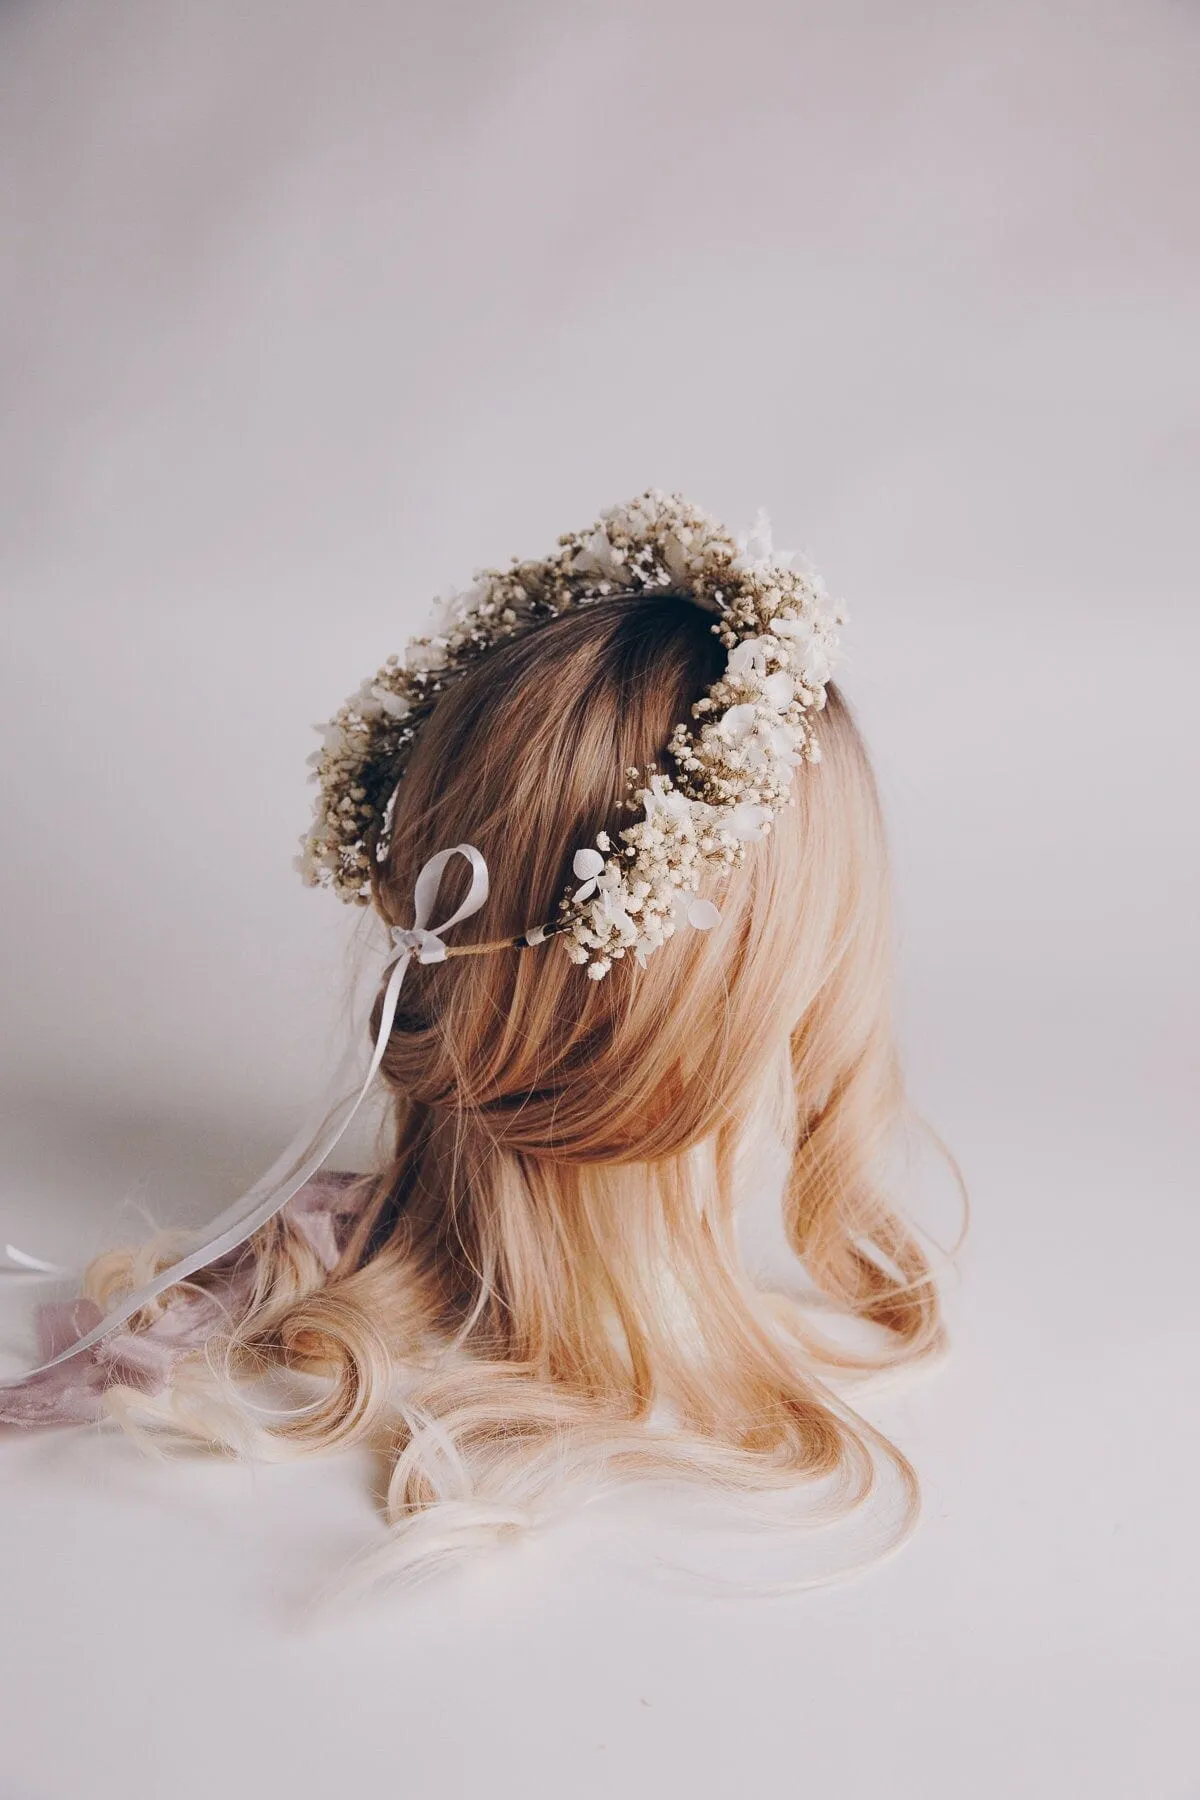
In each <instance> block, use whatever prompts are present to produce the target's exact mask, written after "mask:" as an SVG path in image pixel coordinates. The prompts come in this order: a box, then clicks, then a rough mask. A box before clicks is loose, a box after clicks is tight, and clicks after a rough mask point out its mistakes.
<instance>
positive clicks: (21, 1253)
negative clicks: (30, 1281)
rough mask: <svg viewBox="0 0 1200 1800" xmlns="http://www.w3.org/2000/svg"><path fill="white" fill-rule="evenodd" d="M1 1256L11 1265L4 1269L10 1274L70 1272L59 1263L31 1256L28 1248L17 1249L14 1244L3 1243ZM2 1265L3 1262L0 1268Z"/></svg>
mask: <svg viewBox="0 0 1200 1800" xmlns="http://www.w3.org/2000/svg"><path fill="white" fill-rule="evenodd" d="M3 1257H4V1260H5V1261H6V1262H8V1263H10V1264H11V1265H12V1266H11V1268H9V1269H8V1270H7V1271H6V1273H8V1274H10V1275H69V1274H70V1270H69V1269H64V1268H63V1267H62V1265H61V1263H52V1262H46V1261H45V1260H44V1259H43V1258H42V1257H40V1256H31V1255H30V1254H29V1252H28V1250H19V1249H18V1248H17V1246H16V1244H5V1246H4V1250H3ZM2 1267H3V1263H0V1268H2Z"/></svg>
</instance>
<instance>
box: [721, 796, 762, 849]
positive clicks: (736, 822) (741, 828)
mask: <svg viewBox="0 0 1200 1800" xmlns="http://www.w3.org/2000/svg"><path fill="white" fill-rule="evenodd" d="M770 817H771V813H770V808H769V807H766V806H756V805H754V804H753V803H752V802H750V801H747V800H743V801H741V802H739V804H738V805H737V806H735V807H733V809H732V810H731V812H730V814H729V816H728V818H727V819H726V821H725V827H726V830H727V831H731V832H732V833H733V835H734V837H735V838H739V839H740V840H741V841H742V842H743V843H757V842H758V840H759V839H760V838H761V837H762V835H763V826H764V825H765V824H767V823H768V821H769V820H770Z"/></svg>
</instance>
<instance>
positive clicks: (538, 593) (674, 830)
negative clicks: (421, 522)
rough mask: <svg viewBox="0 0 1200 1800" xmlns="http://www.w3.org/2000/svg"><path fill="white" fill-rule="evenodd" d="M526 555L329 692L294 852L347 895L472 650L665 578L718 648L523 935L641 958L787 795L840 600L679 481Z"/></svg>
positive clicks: (591, 960)
mask: <svg viewBox="0 0 1200 1800" xmlns="http://www.w3.org/2000/svg"><path fill="white" fill-rule="evenodd" d="M559 545H560V548H559V550H558V551H557V552H556V553H555V554H554V555H552V556H550V557H548V558H546V559H545V560H544V561H542V562H528V563H520V562H516V561H514V563H513V565H512V566H511V568H509V569H507V570H485V571H483V572H482V573H480V574H478V575H477V576H476V577H475V581H474V583H473V585H472V586H471V588H469V589H468V590H466V592H465V593H464V594H461V595H454V596H451V597H450V600H449V601H446V602H443V603H442V610H441V618H440V626H441V629H440V631H439V632H438V634H437V635H435V636H433V637H428V638H416V639H414V640H412V642H411V643H410V645H409V647H408V650H407V652H406V655H405V658H404V661H403V663H401V662H400V660H399V659H398V658H397V657H391V658H389V659H388V662H387V663H386V664H385V665H384V667H383V668H382V669H381V670H380V671H379V672H378V674H377V676H376V677H375V678H374V679H373V680H372V681H369V682H366V683H364V684H363V686H362V687H361V688H360V689H359V691H358V692H357V693H356V694H355V695H353V696H352V697H351V699H350V700H348V701H347V703H346V705H345V706H344V707H343V708H342V710H341V711H340V712H339V713H338V715H337V717H336V718H335V719H334V720H333V722H332V724H331V725H330V726H328V727H325V728H323V729H324V733H325V735H324V742H323V745H322V748H321V750H320V751H319V752H318V753H317V755H316V757H315V759H314V761H315V770H316V779H317V780H318V782H319V784H320V793H319V796H318V801H317V806H316V817H315V819H314V823H313V827H312V829H311V831H310V832H309V834H308V836H307V838H306V839H305V840H304V853H303V855H302V856H301V858H300V859H298V862H299V867H300V869H301V872H302V874H303V875H304V878H305V880H306V881H307V882H309V883H310V885H314V886H327V887H331V888H333V890H334V891H335V892H336V893H338V894H339V896H340V897H341V898H342V899H345V900H350V901H354V902H357V903H359V904H365V903H366V902H367V901H368V900H369V898H370V893H371V886H370V868H371V857H372V855H374V856H375V857H376V858H377V859H378V860H382V858H383V857H384V856H385V855H386V853H387V844H388V831H389V829H390V810H391V805H392V803H393V802H394V798H395V791H396V785H397V783H398V781H399V780H400V779H401V777H402V775H403V771H404V767H405V765H406V763H407V759H408V756H409V754H410V752H411V749H412V745H413V742H414V741H415V738H416V736H417V733H418V731H419V728H420V725H421V723H422V722H423V720H424V718H425V717H426V716H427V715H428V713H429V711H430V710H431V708H432V707H433V705H435V704H436V701H437V698H438V696H439V695H440V694H441V693H443V692H444V691H445V690H446V688H447V687H448V686H449V685H451V683H452V682H453V681H455V680H456V679H458V678H459V677H460V676H461V675H462V674H463V673H464V672H465V670H467V669H468V668H470V667H471V666H472V664H473V663H474V662H475V661H476V660H477V659H478V657H480V656H481V655H485V654H486V653H487V651H488V650H490V649H491V648H493V646H494V645H495V644H497V643H499V642H502V641H503V640H505V639H507V638H511V637H517V636H520V635H523V634H524V633H526V632H528V631H530V630H535V629H536V628H537V627H538V626H539V625H540V624H543V623H545V622H546V621H547V620H548V619H551V618H555V617H557V616H558V615H559V614H560V613H562V612H564V611H567V610H569V609H571V608H573V607H579V606H586V605H588V604H590V603H594V602H596V601H598V600H604V599H608V598H611V597H614V596H618V595H620V596H626V597H629V598H631V599H633V598H637V597H639V596H641V595H643V594H647V593H677V594H682V595H685V596H687V597H688V598H690V599H691V600H692V601H693V602H694V603H695V604H696V605H697V606H699V607H701V608H702V609H703V610H704V611H706V612H709V613H711V614H713V616H714V624H713V631H714V633H715V634H716V635H717V637H718V639H719V641H720V642H721V643H722V645H723V646H724V647H725V648H726V649H727V650H728V651H729V656H728V659H727V662H726V666H725V669H724V671H723V673H722V675H721V677H720V679H719V680H718V681H716V682H715V683H714V684H713V686H712V687H711V688H710V689H709V691H708V693H707V694H705V695H703V696H702V697H701V698H700V699H699V700H698V701H697V702H696V704H695V705H694V706H693V707H692V709H691V713H692V722H691V723H690V724H689V723H680V724H678V725H677V726H676V727H675V729H674V731H673V732H672V734H671V738H670V740H669V743H668V746H667V749H668V754H669V756H670V759H671V762H672V764H673V765H674V771H675V773H674V776H672V775H670V774H667V773H663V772H660V771H658V770H657V769H651V770H649V771H647V772H646V775H645V776H643V774H642V773H641V772H640V771H638V770H636V769H632V770H630V771H628V798H627V802H626V804H627V808H628V809H629V810H631V811H633V812H634V813H637V814H640V815H641V816H640V817H636V818H635V819H634V821H633V822H632V823H631V824H629V825H627V826H626V827H625V828H624V829H623V830H622V831H620V832H619V833H618V836H617V841H616V843H614V842H613V841H612V839H611V838H610V837H609V836H608V834H607V833H605V832H601V833H599V834H598V836H597V838H596V847H595V848H592V847H591V846H587V847H585V848H583V849H581V850H580V851H578V852H577V853H576V856H575V862H574V873H575V876H576V877H577V879H578V880H579V881H580V886H578V887H573V888H572V889H570V890H568V892H567V893H566V894H565V895H564V896H563V900H562V902H561V904H560V908H559V915H558V918H557V919H556V920H555V921H554V923H553V924H552V925H545V926H538V927H535V928H533V929H532V930H531V932H530V933H529V934H527V937H528V940H529V941H533V942H540V941H542V939H543V938H544V937H546V936H547V935H551V934H552V933H553V934H558V935H561V936H562V938H563V942H564V946H565V948H566V951H567V954H568V955H569V956H570V957H571V958H572V960H574V961H576V962H578V963H580V964H586V965H587V969H588V973H589V975H590V976H592V978H593V979H595V980H599V979H602V978H603V976H605V975H606V974H607V973H608V971H609V969H610V968H611V966H612V963H613V962H614V961H617V960H620V959H621V958H623V957H624V956H625V955H626V954H632V955H633V957H634V958H635V960H636V961H637V962H639V963H640V964H641V965H642V966H643V967H644V966H645V959H646V956H647V955H648V954H649V953H650V952H651V951H652V950H654V949H657V948H658V947H659V946H660V945H661V944H662V943H664V942H665V941H666V940H667V939H668V938H669V937H671V936H672V935H673V933H674V932H675V931H676V930H677V929H678V928H679V927H680V926H681V925H683V924H691V925H692V926H694V927H697V928H699V929H707V928H709V927H710V926H711V925H713V924H715V923H716V920H717V918H718V917H719V915H718V914H717V911H716V909H715V907H714V906H713V905H712V903H711V901H708V900H702V899H700V898H699V895H698V888H699V886H700V884H701V883H702V882H706V881H708V880H711V879H713V878H718V879H719V878H720V877H721V876H722V875H725V874H728V873H729V871H730V870H732V869H734V868H736V867H737V866H738V865H739V864H740V863H741V862H742V861H743V860H744V857H745V846H746V845H747V844H748V843H752V842H754V841H756V840H757V839H760V838H762V837H764V836H765V835H766V834H767V832H769V830H770V829H771V825H772V822H773V820H774V817H775V814H776V813H777V812H778V810H779V808H780V807H782V806H784V805H786V804H787V801H788V799H789V797H790V792H791V783H792V776H793V773H794V770H795V769H796V767H797V766H798V764H799V763H800V762H801V761H807V762H816V761H817V760H819V755H820V751H819V746H818V744H817V742H816V739H815V737H814V735H813V732H812V729H811V723H810V715H811V714H813V713H816V712H819V711H820V709H821V707H822V706H823V705H824V702H825V683H826V682H827V680H828V679H829V675H830V671H831V669H832V665H833V660H834V657H835V655H836V651H837V638H836V635H835V631H834V627H835V625H836V624H838V623H840V622H842V619H843V618H844V615H843V614H841V613H839V612H837V611H836V610H835V609H834V608H833V607H832V606H831V604H830V602H829V600H828V597H827V596H826V594H825V591H824V588H823V586H822V584H821V581H820V578H819V577H818V576H816V574H815V573H814V572H813V571H811V570H808V569H803V570H802V569H798V568H793V567H791V566H790V564H791V561H792V559H791V557H790V556H788V555H786V554H780V553H776V552H774V551H773V550H772V546H771V536H770V528H769V525H768V523H767V521H766V516H765V514H763V513H760V514H759V516H758V518H757V519H756V521H755V524H754V526H753V528H752V529H751V531H749V532H747V533H745V534H744V535H743V536H741V537H740V538H734V537H733V536H731V534H730V533H729V532H727V531H726V530H725V528H724V527H723V526H721V525H718V524H717V523H716V522H715V521H714V520H712V519H710V518H709V517H708V516H707V515H706V514H704V513H702V512H701V511H700V510H699V509H698V508H697V507H694V506H692V505H691V504H690V503H689V502H688V501H686V500H684V499H683V498H682V497H681V496H680V495H677V494H675V495H664V494H662V493H660V492H658V491H657V490H654V489H652V490H648V491H647V492H646V493H644V494H641V495H639V496H638V497H637V499H635V500H633V501H631V502H630V503H629V504H628V505H626V506H624V507H614V508H612V509H611V510H610V511H608V512H606V513H604V514H603V515H602V516H601V518H600V519H599V521H598V522H597V523H596V524H595V525H594V526H593V527H591V528H590V529H589V530H588V531H586V532H581V533H568V534H566V535H565V536H563V537H562V538H560V539H559Z"/></svg>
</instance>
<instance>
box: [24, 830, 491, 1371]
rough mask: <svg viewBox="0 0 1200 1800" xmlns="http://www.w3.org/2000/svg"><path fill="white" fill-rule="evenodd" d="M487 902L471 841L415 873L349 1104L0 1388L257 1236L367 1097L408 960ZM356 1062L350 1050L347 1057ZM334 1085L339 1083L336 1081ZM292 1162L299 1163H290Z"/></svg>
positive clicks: (483, 868) (44, 1267) (40, 1266)
mask: <svg viewBox="0 0 1200 1800" xmlns="http://www.w3.org/2000/svg"><path fill="white" fill-rule="evenodd" d="M455 856H462V857H465V859H466V861H467V862H468V863H469V864H470V868H471V885H470V888H469V889H468V891H467V896H466V899H465V900H464V901H463V903H462V905H461V906H460V907H459V908H458V910H457V911H456V912H454V913H452V914H451V916H450V918H448V919H444V920H443V921H442V923H441V924H440V925H433V926H431V925H430V924H429V916H430V914H431V913H432V911H433V908H434V903H435V902H436V900H437V896H438V889H439V887H440V886H441V880H442V876H443V874H444V873H445V870H446V867H447V865H448V863H449V862H450V859H451V858H452V857H455ZM487 897H488V871H487V864H486V862H484V860H483V857H482V856H481V855H480V854H479V851H478V850H476V848H475V846H474V844H455V845H453V846H452V848H450V849H449V850H439V851H438V853H437V855H436V856H431V857H430V859H429V861H428V862H427V863H426V864H425V866H424V868H423V869H422V870H421V873H420V874H419V875H418V876H417V882H416V887H415V889H414V891H413V923H412V926H411V928H401V927H399V926H395V927H393V929H392V946H393V956H390V957H389V958H388V963H385V965H384V967H385V968H386V967H387V966H388V964H390V963H391V962H392V961H393V960H394V962H395V966H394V968H393V969H392V973H391V976H390V978H389V980H388V984H387V988H386V990H385V992H384V996H383V1010H382V1013H381V1015H380V1019H379V1030H378V1032H377V1034H376V1037H375V1048H374V1050H373V1051H372V1054H371V1062H370V1066H369V1067H368V1069H367V1073H366V1077H365V1079H364V1080H363V1084H362V1086H361V1087H360V1088H359V1090H358V1093H357V1094H356V1095H354V1097H353V1099H343V1100H341V1101H339V1102H338V1103H337V1104H336V1105H335V1107H334V1108H333V1111H332V1112H331V1113H329V1114H328V1115H327V1116H326V1118H325V1121H324V1123H323V1125H321V1126H320V1128H319V1129H318V1130H317V1131H316V1133H315V1135H314V1133H313V1131H312V1128H311V1127H310V1125H309V1123H308V1121H307V1120H306V1121H305V1124H304V1126H302V1127H301V1129H300V1131H299V1132H298V1133H297V1134H296V1136H295V1137H294V1138H293V1139H292V1141H291V1143H290V1144H289V1145H288V1146H287V1148H286V1150H284V1151H283V1152H282V1153H281V1154H280V1155H279V1156H278V1157H277V1158H276V1159H275V1161H274V1162H273V1163H272V1164H271V1167H270V1168H269V1169H268V1170H267V1172H266V1174H265V1175H263V1176H261V1177H260V1178H259V1180H258V1181H256V1182H255V1184H254V1186H253V1187H252V1188H250V1189H249V1190H248V1191H247V1192H246V1193H244V1194H243V1195H242V1196H241V1197H240V1199H237V1200H235V1201H234V1202H233V1204H232V1205H231V1206H227V1207H226V1208H225V1211H224V1212H222V1213H220V1214H219V1215H218V1216H217V1218H215V1219H213V1220H212V1221H211V1223H210V1224H209V1225H207V1226H206V1227H205V1232H206V1236H205V1239H204V1242H203V1243H201V1244H198V1245H197V1246H196V1248H195V1249H194V1250H190V1251H188V1252H187V1253H186V1254H185V1255H184V1256H182V1257H180V1259H179V1260H178V1262H174V1263H172V1264H171V1265H170V1267H169V1268H166V1269H162V1270H160V1272H159V1273H158V1274H157V1275H155V1276H154V1278H153V1280H151V1281H148V1282H146V1283H145V1285H144V1286H143V1287H140V1288H137V1289H136V1290H135V1291H134V1292H133V1293H131V1294H126V1295H125V1297H124V1299H122V1300H121V1301H120V1302H119V1303H118V1304H117V1305H116V1306H115V1307H114V1308H113V1310H112V1311H111V1312H110V1313H108V1314H107V1315H106V1316H105V1317H104V1318H103V1319H101V1321H100V1323H99V1324H98V1325H96V1326H95V1327H93V1329H92V1330H91V1331H88V1332H86V1333H85V1334H84V1336H83V1337H81V1338H80V1339H79V1340H78V1341H77V1342H76V1343H74V1344H69V1345H68V1346H67V1348H66V1349H65V1350H61V1351H60V1352H59V1354H58V1355H57V1356H52V1357H51V1358H50V1360H49V1362H44V1363H41V1364H40V1365H39V1366H38V1367H37V1368H36V1369H30V1370H28V1371H27V1373H26V1374H24V1375H13V1376H9V1377H7V1378H6V1379H0V1388H3V1387H15V1386H17V1385H18V1384H19V1383H20V1382H22V1381H28V1380H29V1379H30V1377H31V1376H34V1375H42V1374H44V1373H45V1372H46V1370H47V1369H53V1368H55V1367H56V1366H57V1365H58V1364H59V1363H62V1362H66V1361H67V1360H68V1359H69V1358H70V1357H72V1356H79V1355H80V1354H81V1353H82V1352H83V1351H85V1350H90V1349H91V1348H92V1346H93V1345H94V1344H98V1343H99V1342H100V1340H101V1339H102V1338H104V1337H107V1336H108V1333H109V1332H110V1331H115V1329H116V1328H117V1326H118V1325H123V1324H124V1323H125V1321H126V1319H129V1318H132V1316H133V1314H134V1313H136V1312H139V1311H140V1310H141V1308H142V1307H143V1306H146V1305H147V1304H148V1303H149V1302H150V1301H151V1300H155V1299H157V1298H158V1296H159V1294H161V1293H163V1292H164V1291H165V1290H166V1289H167V1288H169V1287H174V1286H175V1284H176V1282H180V1281H186V1280H187V1279H188V1277H189V1276H191V1275H195V1274H196V1273H197V1271H198V1270H200V1269H205V1268H207V1267H208V1265H209V1264H210V1263H213V1262H216V1261H217V1260H218V1258H219V1257H222V1256H227V1255H228V1254H229V1252H230V1251H231V1250H236V1249H238V1248H239V1247H240V1246H241V1245H242V1244H244V1243H245V1242H246V1240H247V1238H250V1237H253V1235H254V1233H255V1232H256V1231H260V1230H261V1229H262V1227H263V1226H264V1225H266V1224H267V1223H268V1221H269V1220H271V1219H273V1218H274V1217H275V1214H276V1213H277V1212H279V1211H280V1210H281V1208H283V1207H284V1206H286V1205H287V1203H288V1201H289V1200H290V1199H291V1198H292V1196H293V1194H296V1193H298V1192H299V1190H300V1189H301V1188H302V1187H303V1186H304V1184H305V1182H306V1181H308V1180H309V1178H310V1177H311V1176H312V1175H314V1174H315V1173H316V1171H317V1170H318V1169H319V1168H320V1167H321V1165H322V1163H324V1162H325V1161H326V1159H327V1158H328V1157H329V1155H330V1153H331V1152H332V1150H333V1148H334V1146H335V1144H336V1143H337V1142H338V1140H339V1138H341V1136H342V1134H343V1133H344V1132H345V1131H346V1129H347V1127H348V1126H349V1124H350V1121H351V1120H352V1119H353V1117H354V1115H355V1113H356V1112H357V1111H358V1109H359V1107H360V1106H361V1105H362V1103H363V1101H364V1100H365V1099H366V1097H367V1093H368V1091H369V1089H370V1087H371V1084H372V1082H373V1081H374V1079H375V1077H376V1075H377V1074H378V1072H379V1065H380V1063H381V1062H382V1061H383V1054H384V1051H385V1050H386V1049H387V1042H388V1038H389V1037H390V1035H391V1030H392V1025H393V1022H394V1021H395V1017H396V1005H397V1002H398V1000H399V998H400V988H401V986H402V984H403V981H404V976H405V973H406V971H407V969H408V965H409V962H410V961H411V960H412V958H413V956H414V955H415V956H416V958H417V961H418V962H423V963H433V962H441V961H443V959H444V958H445V955H446V946H445V944H443V942H442V933H443V932H444V931H449V930H450V928H451V926H452V925H461V924H462V922H463V920H464V919H469V918H470V917H471V914H472V913H477V912H478V911H479V909H480V907H481V906H483V905H484V903H485V902H486V900H487ZM351 1054H352V1056H353V1058H354V1060H357V1053H356V1052H352V1053H351ZM339 1085H340V1083H339ZM297 1159H299V1162H297ZM5 1250H6V1251H7V1254H8V1255H9V1257H10V1258H12V1260H13V1261H14V1262H15V1263H16V1264H17V1265H18V1266H19V1267H20V1268H21V1269H23V1270H27V1271H30V1272H35V1271H36V1272H45V1273H49V1272H50V1270H51V1269H52V1268H53V1265H52V1264H46V1263H43V1262H42V1261H41V1260H40V1258H38V1257H34V1256H29V1255H28V1254H27V1253H26V1252H25V1251H23V1250H17V1249H15V1247H14V1246H13V1245H11V1244H8V1245H6V1246H5Z"/></svg>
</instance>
